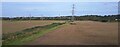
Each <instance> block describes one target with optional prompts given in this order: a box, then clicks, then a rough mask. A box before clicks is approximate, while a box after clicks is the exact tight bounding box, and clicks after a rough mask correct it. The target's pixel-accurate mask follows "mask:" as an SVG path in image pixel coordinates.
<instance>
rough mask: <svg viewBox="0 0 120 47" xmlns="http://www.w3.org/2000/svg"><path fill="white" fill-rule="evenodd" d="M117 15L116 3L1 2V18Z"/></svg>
mask: <svg viewBox="0 0 120 47" xmlns="http://www.w3.org/2000/svg"><path fill="white" fill-rule="evenodd" d="M72 4H75V15H76V16H81V15H113V14H118V2H2V9H0V10H2V15H1V16H2V17H21V16H24V17H28V16H30V14H31V16H34V17H41V16H51V17H53V16H59V14H60V15H61V16H70V15H72V14H71V10H72Z"/></svg>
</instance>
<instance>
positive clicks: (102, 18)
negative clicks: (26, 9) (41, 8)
mask: <svg viewBox="0 0 120 47" xmlns="http://www.w3.org/2000/svg"><path fill="white" fill-rule="evenodd" d="M1 18H2V20H71V18H72V16H59V17H12V18H10V17H1ZM119 19H120V16H119V15H104V16H100V15H84V16H74V20H92V21H101V22H116V21H118V20H119Z"/></svg>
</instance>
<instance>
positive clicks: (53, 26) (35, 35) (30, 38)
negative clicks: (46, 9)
mask: <svg viewBox="0 0 120 47" xmlns="http://www.w3.org/2000/svg"><path fill="white" fill-rule="evenodd" d="M63 24H64V23H53V24H50V25H46V26H42V27H33V28H30V30H31V29H32V31H33V32H32V33H31V32H30V33H31V34H32V35H31V34H29V33H28V32H29V29H26V30H23V31H25V33H27V36H25V35H23V36H22V34H21V33H18V32H17V33H15V34H17V35H18V37H17V36H15V35H12V39H9V37H8V38H6V40H4V41H3V45H22V44H24V43H27V42H29V41H33V40H35V39H37V38H39V37H41V36H43V35H45V34H46V33H48V32H50V31H52V30H55V29H58V28H59V27H60V26H61V25H63ZM34 29H36V30H34ZM27 30H28V32H26V31H27ZM10 35H11V34H10ZM10 35H8V36H10ZM19 36H22V38H21V37H20V38H19ZM3 37H5V36H3ZM13 37H14V38H13ZM15 37H16V38H15Z"/></svg>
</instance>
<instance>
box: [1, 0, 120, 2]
mask: <svg viewBox="0 0 120 47" xmlns="http://www.w3.org/2000/svg"><path fill="white" fill-rule="evenodd" d="M1 1H2V2H118V1H119V0H1Z"/></svg>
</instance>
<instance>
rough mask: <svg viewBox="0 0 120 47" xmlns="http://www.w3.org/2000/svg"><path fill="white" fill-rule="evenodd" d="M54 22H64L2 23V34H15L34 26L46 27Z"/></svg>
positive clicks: (28, 21) (31, 21)
mask: <svg viewBox="0 0 120 47" xmlns="http://www.w3.org/2000/svg"><path fill="white" fill-rule="evenodd" d="M54 22H63V21H52V20H51V21H50V20H43V21H42V20H27V21H5V20H3V21H2V32H3V33H13V32H17V31H21V30H24V29H27V28H31V27H34V26H44V25H48V24H51V23H54Z"/></svg>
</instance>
